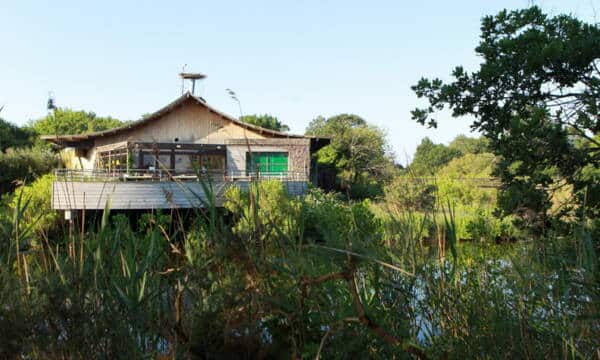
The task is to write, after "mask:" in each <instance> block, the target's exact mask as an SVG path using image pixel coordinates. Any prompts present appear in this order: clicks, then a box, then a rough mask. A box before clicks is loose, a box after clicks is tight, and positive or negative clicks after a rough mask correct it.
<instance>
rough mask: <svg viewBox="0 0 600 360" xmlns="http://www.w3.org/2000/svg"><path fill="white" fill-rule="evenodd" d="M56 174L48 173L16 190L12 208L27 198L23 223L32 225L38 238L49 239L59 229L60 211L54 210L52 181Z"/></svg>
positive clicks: (32, 229)
mask: <svg viewBox="0 0 600 360" xmlns="http://www.w3.org/2000/svg"><path fill="white" fill-rule="evenodd" d="M53 181H54V175H51V174H47V175H43V176H41V177H40V178H38V179H36V180H35V181H33V182H32V183H26V184H25V185H23V186H21V187H20V188H18V189H17V190H16V191H15V194H14V195H13V196H12V201H11V203H10V208H11V209H12V210H13V211H15V210H17V209H18V208H19V205H20V203H22V201H23V200H22V199H27V202H28V206H27V208H26V209H24V210H22V211H21V214H20V216H21V221H22V224H23V225H25V226H27V227H30V228H31V231H32V232H33V234H35V237H36V238H37V239H42V238H44V239H48V238H49V235H52V233H53V232H56V231H57V230H58V226H59V223H58V219H59V216H58V215H59V213H58V212H56V211H53V210H52V206H51V199H52V182H53Z"/></svg>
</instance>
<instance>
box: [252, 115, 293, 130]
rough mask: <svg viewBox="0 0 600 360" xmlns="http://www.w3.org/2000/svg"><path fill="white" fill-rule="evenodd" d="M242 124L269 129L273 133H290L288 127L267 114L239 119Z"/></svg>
mask: <svg viewBox="0 0 600 360" xmlns="http://www.w3.org/2000/svg"><path fill="white" fill-rule="evenodd" d="M240 120H242V121H243V122H246V123H248V124H252V125H256V126H260V127H263V128H265V129H271V130H275V131H282V132H285V131H290V127H289V126H287V125H285V124H282V123H281V121H279V120H278V119H277V118H276V117H275V116H271V115H268V114H264V115H245V116H242V117H241V118H240Z"/></svg>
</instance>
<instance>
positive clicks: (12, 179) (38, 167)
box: [0, 148, 59, 194]
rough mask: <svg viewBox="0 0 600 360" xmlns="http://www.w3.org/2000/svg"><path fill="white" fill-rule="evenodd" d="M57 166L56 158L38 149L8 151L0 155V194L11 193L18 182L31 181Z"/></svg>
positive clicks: (50, 153)
mask: <svg viewBox="0 0 600 360" xmlns="http://www.w3.org/2000/svg"><path fill="white" fill-rule="evenodd" d="M58 164H59V159H58V156H57V155H56V154H54V153H52V152H50V151H44V150H38V149H35V148H34V149H8V150H7V151H6V152H5V153H0V169H2V171H1V172H0V194H4V193H7V192H12V191H14V189H15V188H16V187H17V185H18V183H19V182H23V181H33V180H35V179H36V178H38V177H39V176H42V175H44V174H47V173H49V172H51V171H52V169H54V168H56V167H57V166H58Z"/></svg>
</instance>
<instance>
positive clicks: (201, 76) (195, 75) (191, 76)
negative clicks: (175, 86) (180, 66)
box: [179, 72, 206, 96]
mask: <svg viewBox="0 0 600 360" xmlns="http://www.w3.org/2000/svg"><path fill="white" fill-rule="evenodd" d="M179 77H181V95H183V92H184V89H183V88H184V86H183V83H184V81H185V80H189V81H191V82H192V91H191V93H192V95H194V96H196V94H194V92H195V90H196V80H202V79H204V78H206V75H204V74H200V73H188V72H182V73H179Z"/></svg>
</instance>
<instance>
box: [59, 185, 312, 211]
mask: <svg viewBox="0 0 600 360" xmlns="http://www.w3.org/2000/svg"><path fill="white" fill-rule="evenodd" d="M284 184H285V185H286V188H287V190H288V193H289V194H290V195H302V194H304V193H306V191H307V189H308V183H307V182H305V181H286V182H284ZM230 186H239V187H240V188H242V190H246V191H247V190H248V187H249V182H248V181H236V182H217V183H214V184H213V191H214V194H215V202H216V204H215V205H216V206H222V205H223V194H224V193H225V191H226V189H227V188H228V187H230ZM206 198H207V196H206V194H205V193H204V190H203V187H202V184H201V183H200V182H196V181H193V182H192V181H190V182H179V183H177V182H174V181H165V182H160V181H155V182H150V181H149V182H116V181H115V182H77V181H55V182H54V183H53V189H52V208H53V209H55V210H103V209H106V208H107V207H108V208H110V209H112V210H134V209H177V208H179V209H189V208H201V207H203V206H204V201H205V200H206ZM109 201H110V202H109ZM107 205H108V206H107Z"/></svg>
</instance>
